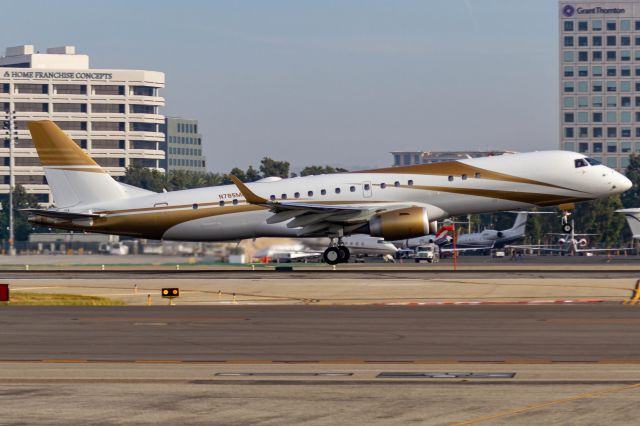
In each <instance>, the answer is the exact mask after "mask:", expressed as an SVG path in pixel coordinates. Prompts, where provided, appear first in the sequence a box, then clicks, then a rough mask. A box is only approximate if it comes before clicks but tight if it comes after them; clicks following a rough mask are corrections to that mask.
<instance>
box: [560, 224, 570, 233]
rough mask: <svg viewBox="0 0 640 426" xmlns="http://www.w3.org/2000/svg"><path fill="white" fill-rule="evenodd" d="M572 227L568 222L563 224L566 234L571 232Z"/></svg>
mask: <svg viewBox="0 0 640 426" xmlns="http://www.w3.org/2000/svg"><path fill="white" fill-rule="evenodd" d="M571 229H572V228H571V225H569V224H568V223H565V224H564V225H562V232H564V233H565V234H569V233H571Z"/></svg>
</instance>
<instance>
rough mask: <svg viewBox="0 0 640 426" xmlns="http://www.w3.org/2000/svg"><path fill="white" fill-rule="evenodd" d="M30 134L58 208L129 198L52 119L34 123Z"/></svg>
mask: <svg viewBox="0 0 640 426" xmlns="http://www.w3.org/2000/svg"><path fill="white" fill-rule="evenodd" d="M29 131H30V132H31V137H32V139H33V144H34V145H35V147H36V150H37V151H38V157H39V158H40V163H41V164H42V167H43V168H44V173H45V175H46V176H47V182H48V184H49V187H50V188H51V192H52V193H53V199H54V202H55V205H56V207H58V208H71V207H79V206H84V205H90V204H95V203H98V202H101V201H109V200H114V199H119V198H125V197H126V194H125V191H124V188H123V187H122V186H121V185H119V184H118V182H116V181H115V180H114V179H113V178H112V177H111V176H109V174H108V173H107V172H106V171H105V170H104V169H103V168H102V167H100V166H99V165H98V164H97V163H96V162H95V161H93V159H92V158H91V157H89V156H88V155H87V154H86V153H85V152H84V151H83V150H82V149H81V148H80V147H79V146H78V145H77V144H76V143H75V142H74V141H73V140H72V139H71V138H70V137H69V136H67V134H65V133H64V132H63V131H62V130H61V129H60V128H59V127H58V126H57V125H56V124H55V123H54V122H52V121H49V120H43V121H32V122H30V123H29Z"/></svg>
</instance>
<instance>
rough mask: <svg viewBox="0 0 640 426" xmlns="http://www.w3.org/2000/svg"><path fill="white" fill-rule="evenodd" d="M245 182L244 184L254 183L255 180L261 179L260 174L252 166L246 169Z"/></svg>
mask: <svg viewBox="0 0 640 426" xmlns="http://www.w3.org/2000/svg"><path fill="white" fill-rule="evenodd" d="M245 176H246V179H247V180H246V181H245V182H255V181H257V180H260V179H262V176H260V172H259V171H257V170H256V169H254V168H253V166H249V168H248V169H247V173H245Z"/></svg>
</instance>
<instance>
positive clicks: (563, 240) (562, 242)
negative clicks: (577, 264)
mask: <svg viewBox="0 0 640 426" xmlns="http://www.w3.org/2000/svg"><path fill="white" fill-rule="evenodd" d="M566 242H567V240H565V239H564V238H560V239H559V240H558V243H560V244H564V243H566Z"/></svg>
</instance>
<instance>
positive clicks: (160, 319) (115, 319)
mask: <svg viewBox="0 0 640 426" xmlns="http://www.w3.org/2000/svg"><path fill="white" fill-rule="evenodd" d="M249 319H250V318H246V317H209V316H193V317H183V316H175V317H81V318H77V319H76V321H97V322H134V321H135V322H142V321H145V322H155V323H160V322H180V321H199V322H209V321H248V320H249Z"/></svg>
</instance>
